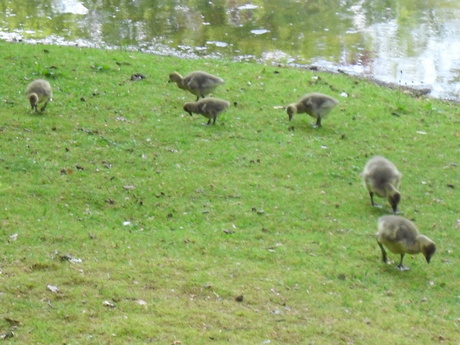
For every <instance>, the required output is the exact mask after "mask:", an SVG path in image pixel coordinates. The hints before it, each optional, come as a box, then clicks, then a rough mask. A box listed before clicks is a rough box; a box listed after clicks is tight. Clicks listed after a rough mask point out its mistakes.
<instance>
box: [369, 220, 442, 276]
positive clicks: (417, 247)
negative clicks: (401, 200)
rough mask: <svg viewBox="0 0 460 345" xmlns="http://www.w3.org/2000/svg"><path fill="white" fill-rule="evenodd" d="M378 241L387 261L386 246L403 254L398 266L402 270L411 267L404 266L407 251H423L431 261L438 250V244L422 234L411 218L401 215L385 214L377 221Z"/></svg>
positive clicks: (383, 257)
mask: <svg viewBox="0 0 460 345" xmlns="http://www.w3.org/2000/svg"><path fill="white" fill-rule="evenodd" d="M377 228H378V232H377V235H376V236H377V243H378V244H379V246H380V249H381V251H382V260H383V262H385V263H387V260H388V258H387V253H386V251H385V248H384V246H385V247H387V248H388V249H389V250H390V251H391V252H393V253H395V254H400V255H401V261H400V262H399V265H398V266H397V267H398V269H400V270H401V271H407V270H408V269H409V268H407V267H404V266H403V259H404V255H405V254H406V253H408V254H418V253H420V252H421V253H423V255H424V256H425V258H426V262H427V263H430V261H431V257H432V256H433V254H434V253H435V251H436V246H435V244H434V243H433V241H432V240H430V239H429V238H428V237H426V236H424V235H420V234H419V232H418V229H417V227H416V226H415V224H414V223H412V222H411V221H410V220H407V219H405V218H403V217H400V216H393V215H390V216H383V217H380V218H379V219H378V221H377Z"/></svg>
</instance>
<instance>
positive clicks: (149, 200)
mask: <svg viewBox="0 0 460 345" xmlns="http://www.w3.org/2000/svg"><path fill="white" fill-rule="evenodd" d="M197 69H204V70H207V71H209V72H211V73H214V74H217V75H219V76H220V77H222V78H224V79H225V80H226V84H225V85H224V86H223V87H220V88H219V89H217V90H216V92H215V93H214V96H215V97H219V98H223V99H226V100H228V101H230V102H231V103H232V105H233V104H234V105H233V106H232V107H230V108H229V109H228V110H227V111H226V112H225V113H224V114H223V115H221V116H220V117H219V118H218V120H217V123H216V125H214V126H204V125H203V123H205V122H206V119H205V118H204V117H200V116H196V115H194V116H193V117H190V116H189V115H188V114H186V113H185V112H184V111H183V110H182V105H183V103H184V102H186V101H190V100H194V98H195V97H194V96H193V95H192V94H188V93H186V92H184V91H183V90H180V89H179V88H177V87H176V86H175V85H173V84H168V83H167V80H168V74H169V73H170V72H172V71H174V70H177V71H178V72H180V73H187V72H189V71H191V70H197ZM0 73H1V75H2V80H3V82H2V83H0V99H1V100H2V102H1V104H0V112H1V118H0V138H1V140H0V197H1V200H2V206H1V208H0V238H1V256H0V272H1V274H0V303H1V309H0V334H6V333H7V332H8V331H13V333H14V336H13V337H11V338H9V339H8V342H9V343H11V344H144V343H146V344H148V343H152V344H173V343H174V344H179V341H180V342H181V344H184V345H185V344H194V345H195V344H366V345H369V344H370V345H372V344H411V345H412V344H414V343H416V344H434V343H440V344H458V328H459V318H460V313H459V308H458V306H459V291H460V290H459V288H460V284H459V280H458V277H459V274H460V270H459V255H458V252H459V246H458V244H459V243H460V231H459V227H458V223H457V219H459V218H460V214H459V201H458V200H460V196H459V189H460V184H459V181H460V180H459V177H460V174H459V167H458V165H459V164H460V161H459V157H460V147H459V138H460V129H459V128H460V126H459V111H458V107H457V105H455V104H449V103H445V102H442V101H437V100H433V99H425V98H413V97H411V96H410V95H407V94H405V93H402V91H400V90H390V89H386V88H383V87H379V86H377V85H374V84H372V83H369V82H366V81H363V80H357V79H353V78H349V77H347V76H344V75H334V74H319V73H317V72H312V71H306V70H297V69H293V68H284V67H279V66H278V67H275V66H263V65H258V64H244V63H232V62H227V61H218V60H180V59H176V58H171V57H160V56H153V55H147V54H141V53H137V52H122V51H104V50H93V49H81V48H75V47H58V46H42V45H24V44H11V43H5V42H0ZM134 73H143V74H144V75H145V76H146V77H147V78H146V79H145V80H142V81H136V82H132V81H130V80H129V79H130V76H131V75H132V74H134ZM315 76H319V78H315ZM36 78H45V79H47V80H49V81H50V82H51V84H52V86H53V91H54V98H53V102H52V103H50V104H49V105H48V107H47V109H46V111H45V112H44V113H43V114H33V113H32V111H31V109H30V105H29V104H28V102H27V100H26V98H25V95H24V90H25V87H26V86H27V84H28V82H29V81H31V80H33V79H36ZM311 91H317V92H323V93H326V94H329V95H331V96H333V97H336V98H338V99H339V100H340V105H339V106H338V107H337V108H336V109H335V110H334V111H333V112H332V113H331V115H330V116H329V117H328V118H327V119H325V120H324V121H323V128H320V129H314V128H312V127H311V123H313V122H314V120H313V119H312V118H309V117H307V116H306V115H304V114H299V115H296V116H295V117H294V119H293V120H292V122H289V121H288V117H287V114H286V113H285V110H284V109H282V108H280V107H281V106H286V105H287V104H289V103H292V102H294V101H297V99H298V98H299V97H301V96H302V95H303V94H305V93H307V92H311ZM341 92H346V93H347V94H348V95H349V97H341V96H340V93H341ZM290 126H293V127H294V130H293V131H292V130H289V127H290ZM375 154H381V155H384V156H386V157H387V158H389V159H390V160H392V161H393V162H394V163H395V164H396V166H397V167H398V168H399V170H400V171H401V172H402V173H403V182H402V187H401V193H402V202H401V204H400V209H401V211H402V212H403V213H404V216H406V217H407V218H409V219H411V220H414V221H415V223H416V224H417V226H418V227H419V229H420V231H421V232H422V233H424V234H426V235H427V236H429V237H430V238H432V239H433V240H434V241H435V242H436V245H437V253H436V254H435V256H434V257H433V260H432V263H431V264H430V265H427V264H426V263H425V260H424V258H423V256H422V255H418V256H407V257H406V259H405V264H406V265H407V266H409V267H410V268H411V270H410V271H408V272H399V271H398V270H397V269H396V268H395V267H394V264H393V265H391V266H390V265H384V264H383V263H382V262H381V256H380V255H381V254H380V250H379V248H378V246H377V243H376V241H375V237H374V234H375V232H376V221H377V218H378V217H379V216H381V215H383V214H387V213H389V212H390V211H391V209H390V206H389V205H388V204H387V203H386V202H385V201H384V200H378V201H379V202H380V203H381V204H382V205H383V208H381V209H378V208H372V207H371V206H370V200H369V197H368V194H367V192H366V190H365V189H364V187H363V185H362V182H361V178H360V173H361V170H362V168H363V166H364V164H365V162H366V161H367V159H368V158H369V157H371V156H372V155H375ZM65 255H70V256H72V257H73V258H76V259H81V260H82V262H81V263H78V262H76V263H72V262H69V261H68V260H65V258H63V257H64V256H65ZM390 258H391V259H392V260H398V257H397V256H396V255H394V254H390ZM47 285H53V286H56V287H58V289H59V292H57V293H56V292H52V291H50V290H49V289H48V288H47ZM240 295H242V296H243V301H241V302H237V301H236V300H235V298H236V297H237V296H240Z"/></svg>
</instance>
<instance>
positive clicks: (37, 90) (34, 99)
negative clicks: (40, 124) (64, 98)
mask: <svg viewBox="0 0 460 345" xmlns="http://www.w3.org/2000/svg"><path fill="white" fill-rule="evenodd" d="M26 95H27V98H28V99H29V102H30V106H31V107H32V109H33V110H35V112H36V113H38V104H40V103H44V104H43V106H42V107H41V108H40V111H44V110H45V108H46V106H47V105H48V102H49V101H51V100H52V97H53V92H52V91H51V85H50V83H48V82H47V81H46V80H43V79H37V80H34V81H33V82H31V83H30V84H29V85H28V86H27V89H26Z"/></svg>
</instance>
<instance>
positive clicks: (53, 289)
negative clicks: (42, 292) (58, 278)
mask: <svg viewBox="0 0 460 345" xmlns="http://www.w3.org/2000/svg"><path fill="white" fill-rule="evenodd" d="M46 287H47V288H48V290H50V291H51V292H54V293H57V292H59V289H58V287H57V286H54V285H50V284H48V285H46Z"/></svg>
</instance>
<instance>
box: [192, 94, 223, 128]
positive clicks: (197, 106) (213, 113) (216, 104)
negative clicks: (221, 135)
mask: <svg viewBox="0 0 460 345" xmlns="http://www.w3.org/2000/svg"><path fill="white" fill-rule="evenodd" d="M229 106H230V103H229V102H227V101H225V100H223V99H219V98H205V99H202V100H200V101H198V102H188V103H185V104H184V110H185V111H186V112H187V113H189V114H190V116H192V113H196V114H201V115H203V116H204V117H206V118H207V119H209V121H208V123H207V124H208V125H209V124H211V121H212V124H215V123H216V118H217V116H219V115H220V114H221V113H222V112H223V111H224V110H225V109H227V108H228V107H229Z"/></svg>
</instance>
